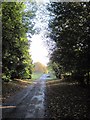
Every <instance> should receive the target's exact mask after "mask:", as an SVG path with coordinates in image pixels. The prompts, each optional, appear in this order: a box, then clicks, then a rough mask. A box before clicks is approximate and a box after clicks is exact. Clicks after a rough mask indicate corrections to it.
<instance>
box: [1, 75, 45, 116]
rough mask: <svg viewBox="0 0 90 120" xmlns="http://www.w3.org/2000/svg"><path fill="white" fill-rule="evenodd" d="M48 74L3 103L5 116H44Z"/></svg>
mask: <svg viewBox="0 0 90 120" xmlns="http://www.w3.org/2000/svg"><path fill="white" fill-rule="evenodd" d="M46 78H47V75H46V74H43V75H42V76H41V77H40V79H38V80H36V81H35V82H34V84H33V85H30V86H29V87H28V88H26V89H24V90H23V91H21V92H20V93H18V94H17V95H15V96H13V97H12V98H11V99H10V101H9V102H8V103H6V104H3V109H2V117H3V118H43V117H44V110H45V108H44V92H45V86H46V85H45V80H46Z"/></svg>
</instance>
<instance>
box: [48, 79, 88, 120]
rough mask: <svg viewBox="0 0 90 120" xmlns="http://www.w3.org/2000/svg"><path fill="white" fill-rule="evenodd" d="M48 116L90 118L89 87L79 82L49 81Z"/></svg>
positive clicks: (56, 117)
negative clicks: (84, 86) (81, 85)
mask: <svg viewBox="0 0 90 120" xmlns="http://www.w3.org/2000/svg"><path fill="white" fill-rule="evenodd" d="M46 96H47V98H46V102H47V109H48V111H47V110H46V117H49V118H55V119H59V118H63V119H85V118H89V117H90V116H89V108H88V106H89V105H90V101H89V100H90V99H89V92H88V89H86V88H83V87H80V86H79V85H78V84H77V83H70V82H69V83H67V82H61V81H60V80H55V81H47V87H46Z"/></svg>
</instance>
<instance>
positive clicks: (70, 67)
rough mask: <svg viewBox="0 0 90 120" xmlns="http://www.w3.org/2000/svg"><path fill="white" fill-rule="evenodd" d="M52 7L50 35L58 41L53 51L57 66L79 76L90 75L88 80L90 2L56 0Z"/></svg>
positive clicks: (61, 71)
mask: <svg viewBox="0 0 90 120" xmlns="http://www.w3.org/2000/svg"><path fill="white" fill-rule="evenodd" d="M48 10H49V11H50V15H51V18H52V20H50V21H49V31H51V32H49V36H50V38H51V41H52V42H53V41H54V42H55V47H54V49H53V52H52V53H51V62H52V64H53V63H54V69H58V70H59V72H60V74H61V73H71V74H76V73H78V75H79V76H83V77H84V76H87V84H88V82H89V71H90V66H89V65H90V60H89V56H90V52H89V39H90V33H89V32H90V12H89V11H90V7H89V3H85V2H83V3H82V2H80V3H66V2H65V3H55V2H52V3H51V4H50V6H49V7H48ZM55 64H56V65H55ZM55 66H56V67H55ZM56 72H57V70H56ZM56 74H57V73H56ZM60 74H59V75H60ZM57 76H58V75H57Z"/></svg>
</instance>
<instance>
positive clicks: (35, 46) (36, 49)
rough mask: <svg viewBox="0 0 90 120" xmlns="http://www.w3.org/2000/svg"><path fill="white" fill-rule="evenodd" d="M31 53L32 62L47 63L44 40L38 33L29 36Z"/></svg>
mask: <svg viewBox="0 0 90 120" xmlns="http://www.w3.org/2000/svg"><path fill="white" fill-rule="evenodd" d="M31 41H32V42H31V47H30V50H31V55H32V59H33V62H41V63H42V64H44V65H47V63H48V62H49V58H48V57H47V56H48V51H47V49H46V47H45V45H44V42H43V40H42V38H41V36H40V35H34V36H33V37H32V38H31Z"/></svg>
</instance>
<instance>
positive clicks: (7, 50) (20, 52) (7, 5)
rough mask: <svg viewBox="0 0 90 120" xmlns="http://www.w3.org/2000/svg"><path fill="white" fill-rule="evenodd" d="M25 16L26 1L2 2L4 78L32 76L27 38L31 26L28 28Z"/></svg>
mask: <svg viewBox="0 0 90 120" xmlns="http://www.w3.org/2000/svg"><path fill="white" fill-rule="evenodd" d="M25 16H26V11H25V4H24V3H22V2H3V3H2V49H3V51H2V61H3V66H2V72H3V78H4V79H10V78H11V79H14V78H31V73H32V72H31V71H32V60H31V56H30V54H29V46H30V44H29V41H28V39H27V32H28V31H29V32H30V30H29V28H30V27H29V28H28V26H27V25H28V24H27V22H26V21H25V20H24V18H25ZM27 17H28V16H27ZM31 33H32V32H31Z"/></svg>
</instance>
